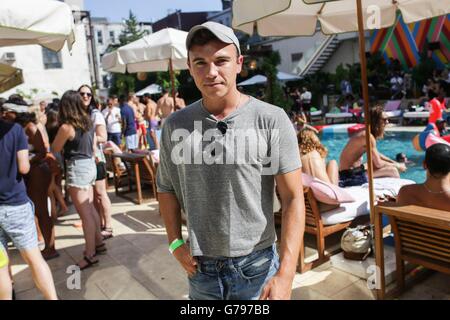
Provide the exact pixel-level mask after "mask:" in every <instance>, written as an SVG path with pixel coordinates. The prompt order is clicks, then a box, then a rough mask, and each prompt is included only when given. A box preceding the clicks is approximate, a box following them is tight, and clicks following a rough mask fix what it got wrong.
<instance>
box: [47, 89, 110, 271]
mask: <svg viewBox="0 0 450 320" xmlns="http://www.w3.org/2000/svg"><path fill="white" fill-rule="evenodd" d="M59 119H60V122H61V127H60V128H59V130H58V133H57V134H56V137H55V140H54V141H53V143H52V151H53V152H60V151H61V150H64V158H65V159H66V161H67V172H66V184H67V186H68V191H69V195H70V197H71V198H72V201H73V203H74V205H75V208H76V209H77V211H78V214H79V215H80V218H81V221H82V224H83V233H84V239H85V241H86V248H85V251H84V257H83V259H82V260H81V261H80V262H79V263H78V266H79V267H80V269H81V270H83V269H85V268H88V267H90V266H92V265H94V264H96V263H98V259H97V258H95V256H96V255H97V254H98V253H101V252H104V251H106V247H105V244H104V243H103V237H102V234H101V231H100V219H99V216H98V214H97V211H96V210H95V207H94V202H93V196H94V195H93V188H92V186H93V185H94V184H95V179H96V176H97V169H96V165H95V160H94V148H95V136H94V128H93V125H92V121H91V119H90V117H89V114H88V113H87V112H86V111H85V110H84V106H83V102H82V100H81V97H80V95H79V94H78V92H76V91H73V90H69V91H67V92H66V93H64V95H63V96H62V98H61V103H60V108H59Z"/></svg>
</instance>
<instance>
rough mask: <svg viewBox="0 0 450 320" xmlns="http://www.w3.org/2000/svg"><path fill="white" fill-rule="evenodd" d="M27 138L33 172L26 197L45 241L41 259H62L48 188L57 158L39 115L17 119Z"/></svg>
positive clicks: (29, 114) (18, 116) (26, 178)
mask: <svg viewBox="0 0 450 320" xmlns="http://www.w3.org/2000/svg"><path fill="white" fill-rule="evenodd" d="M15 122H16V123H19V124H20V125H21V126H22V127H23V128H24V131H25V134H26V136H27V137H28V145H29V151H30V155H32V157H31V159H30V165H31V167H30V172H29V173H28V175H26V176H25V184H26V187H27V194H28V196H29V197H30V199H31V201H33V203H34V205H35V214H36V218H37V222H38V226H39V230H40V232H41V233H42V236H43V238H44V242H45V248H44V250H42V256H43V257H44V259H45V260H49V259H53V258H56V257H58V256H59V253H58V252H57V251H56V250H55V230H54V225H53V220H52V219H51V218H50V216H49V214H48V202H47V197H48V189H49V186H50V182H51V171H50V166H49V165H53V164H55V158H54V157H52V155H51V154H50V145H49V140H48V135H47V132H46V130H45V127H44V126H43V125H42V124H41V123H39V122H38V118H37V115H36V113H32V112H27V113H19V114H17V116H16V119H15Z"/></svg>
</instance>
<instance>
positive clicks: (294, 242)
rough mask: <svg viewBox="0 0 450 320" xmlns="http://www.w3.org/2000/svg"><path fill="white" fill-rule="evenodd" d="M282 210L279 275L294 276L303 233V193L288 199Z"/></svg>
mask: <svg viewBox="0 0 450 320" xmlns="http://www.w3.org/2000/svg"><path fill="white" fill-rule="evenodd" d="M285 205H286V206H285V207H284V208H283V211H282V221H281V248H280V260H281V263H280V270H279V274H280V275H285V276H289V277H292V278H293V277H294V275H295V272H296V269H297V261H298V255H299V252H300V246H302V245H303V235H304V233H305V205H304V199H303V193H300V196H299V198H293V199H291V201H288V202H287V203H286V204H285Z"/></svg>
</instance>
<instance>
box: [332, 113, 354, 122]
mask: <svg viewBox="0 0 450 320" xmlns="http://www.w3.org/2000/svg"><path fill="white" fill-rule="evenodd" d="M354 117H355V116H354V115H353V113H350V112H341V113H330V112H329V113H326V114H325V123H327V124H329V123H331V124H333V123H334V121H335V120H337V119H344V120H345V122H349V121H351V120H353V119H354Z"/></svg>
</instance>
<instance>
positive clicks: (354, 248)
mask: <svg viewBox="0 0 450 320" xmlns="http://www.w3.org/2000/svg"><path fill="white" fill-rule="evenodd" d="M372 239H373V231H372V226H370V225H369V226H365V225H359V226H357V227H356V228H347V229H346V230H345V231H344V234H343V235H342V238H341V248H342V250H343V251H344V258H346V259H350V260H357V261H364V260H366V259H367V257H368V256H369V255H370V254H371V253H372V252H373V249H372Z"/></svg>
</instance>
